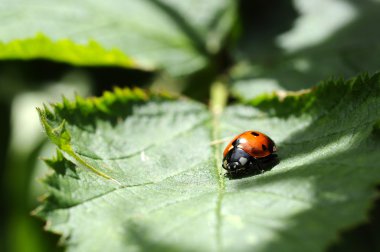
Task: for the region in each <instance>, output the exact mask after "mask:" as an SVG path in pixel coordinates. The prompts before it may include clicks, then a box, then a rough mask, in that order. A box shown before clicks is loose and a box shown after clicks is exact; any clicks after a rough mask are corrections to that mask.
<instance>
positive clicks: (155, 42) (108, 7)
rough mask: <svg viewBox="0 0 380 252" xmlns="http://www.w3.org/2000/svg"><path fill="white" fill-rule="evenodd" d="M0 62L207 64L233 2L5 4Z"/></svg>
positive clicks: (43, 0)
mask: <svg viewBox="0 0 380 252" xmlns="http://www.w3.org/2000/svg"><path fill="white" fill-rule="evenodd" d="M0 7H1V10H2V11H1V12H0V13H1V14H2V15H1V18H0V20H1V23H2V24H3V25H2V26H1V28H0V42H1V43H0V51H1V52H0V58H3V59H9V58H19V59H30V58H47V59H52V60H59V61H65V62H68V63H73V64H79V65H115V66H122V67H134V68H142V69H157V68H165V69H167V70H168V71H170V72H171V73H173V74H186V73H191V72H193V71H196V70H198V69H201V68H203V67H205V66H206V64H207V60H208V55H209V54H214V53H216V52H218V50H219V49H220V47H221V44H222V41H223V40H224V38H225V36H226V34H227V33H228V32H229V30H230V27H231V26H232V24H233V21H234V17H235V2H234V1H230V0H223V1H220V0H212V1H207V2H203V1H199V0H197V1H191V2H181V1H172V0H151V1H140V0H132V1H127V2H126V1H121V0H118V1H112V2H107V3H106V2H103V1H91V2H85V1H81V2H74V1H58V2H57V1H55V2H52V1H47V0H34V1H32V2H30V1H25V0H22V1H3V2H2V3H1V4H0Z"/></svg>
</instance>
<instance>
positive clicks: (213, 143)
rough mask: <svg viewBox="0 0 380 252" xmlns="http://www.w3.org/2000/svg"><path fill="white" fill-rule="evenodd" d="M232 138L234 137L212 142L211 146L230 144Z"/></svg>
mask: <svg viewBox="0 0 380 252" xmlns="http://www.w3.org/2000/svg"><path fill="white" fill-rule="evenodd" d="M231 138H232V137H225V138H222V139H216V140H214V141H211V142H210V145H217V144H222V143H225V142H228V141H229V140H231Z"/></svg>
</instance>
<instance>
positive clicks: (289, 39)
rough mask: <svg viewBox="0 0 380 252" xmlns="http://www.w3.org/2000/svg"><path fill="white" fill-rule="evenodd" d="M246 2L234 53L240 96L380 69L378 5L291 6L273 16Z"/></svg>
mask: <svg viewBox="0 0 380 252" xmlns="http://www.w3.org/2000/svg"><path fill="white" fill-rule="evenodd" d="M246 2H248V4H247V3H245V5H247V6H244V7H245V9H246V10H247V13H246V16H247V17H245V19H243V21H244V22H243V27H244V28H245V29H246V32H245V33H244V34H243V35H242V37H241V39H240V40H239V43H238V46H237V47H236V48H235V49H234V51H233V52H232V54H233V55H235V59H236V62H237V63H238V64H237V66H236V67H235V69H234V71H233V73H232V75H233V77H234V79H235V81H234V85H233V91H234V93H235V94H237V95H238V96H240V97H244V99H252V98H254V97H256V96H257V95H260V94H262V93H265V92H267V91H273V90H291V91H296V90H300V89H304V88H310V87H312V86H315V85H316V84H317V83H318V82H319V81H320V80H324V79H327V78H330V77H345V78H347V77H350V76H355V75H357V74H358V73H360V72H364V71H367V72H370V73H374V72H376V71H378V70H379V69H380V65H379V61H378V58H379V57H380V46H379V43H378V41H379V39H380V32H379V29H377V24H378V23H379V22H380V19H379V15H378V13H379V11H380V3H379V2H378V1H360V2H355V1H323V2H321V1H318V0H294V1H287V2H284V3H281V5H280V6H279V8H278V9H277V10H273V8H272V3H271V2H268V4H266V5H265V4H262V3H261V4H260V3H259V4H256V5H255V3H253V2H252V3H250V1H246ZM291 2H292V3H291ZM250 5H252V6H250ZM337 13H339V14H338V15H337Z"/></svg>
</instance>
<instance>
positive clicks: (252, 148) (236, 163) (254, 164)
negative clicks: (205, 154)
mask: <svg viewBox="0 0 380 252" xmlns="http://www.w3.org/2000/svg"><path fill="white" fill-rule="evenodd" d="M276 151H277V148H276V145H275V143H274V142H273V140H272V139H270V138H269V137H268V136H267V135H265V134H264V133H261V132H259V131H253V130H250V131H245V132H243V133H241V134H240V135H237V136H236V137H235V138H234V139H232V140H231V142H230V143H229V144H228V145H227V146H226V148H225V149H224V152H223V165H222V166H223V168H224V169H226V170H227V175H231V176H233V175H239V174H242V173H247V172H253V173H259V172H262V171H264V169H265V168H266V166H267V164H268V163H270V161H272V160H274V159H276V157H277V155H276V154H275V152H276Z"/></svg>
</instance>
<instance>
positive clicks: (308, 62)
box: [0, 0, 380, 251]
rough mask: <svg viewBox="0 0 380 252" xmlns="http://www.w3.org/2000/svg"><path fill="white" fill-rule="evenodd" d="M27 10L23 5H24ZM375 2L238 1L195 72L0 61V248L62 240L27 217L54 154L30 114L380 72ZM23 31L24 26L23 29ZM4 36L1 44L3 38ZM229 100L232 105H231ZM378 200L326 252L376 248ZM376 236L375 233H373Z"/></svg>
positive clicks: (241, 92) (379, 12) (44, 246)
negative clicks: (75, 103) (139, 91)
mask: <svg viewBox="0 0 380 252" xmlns="http://www.w3.org/2000/svg"><path fill="white" fill-rule="evenodd" d="M25 8H28V7H27V6H25ZM379 23H380V1H376V0H340V1H338V0H335V1H333V0H331V1H329V0H324V1H308V0H303V1H302V0H294V1H275V0H269V1H264V0H241V1H239V2H238V8H237V12H236V20H234V24H233V26H232V29H231V30H230V31H229V33H228V34H227V38H226V39H225V41H224V44H223V46H222V47H221V48H220V50H218V51H217V52H215V53H213V54H210V55H208V58H209V59H208V63H207V64H206V65H205V67H203V68H202V69H199V70H197V71H195V72H191V73H187V74H182V75H179V76H172V75H171V74H169V73H168V72H166V71H165V70H161V71H153V72H150V71H142V70H133V69H126V68H122V67H109V66H108V67H78V66H73V65H70V64H66V63H58V62H54V61H50V60H44V59H32V60H15V59H13V60H9V59H8V60H7V59H2V60H0V116H1V122H2V123H1V124H0V125H1V126H0V127H1V129H0V141H1V143H2V144H1V149H0V162H1V166H0V167H1V168H0V172H1V179H2V181H1V190H0V193H1V202H2V204H1V215H2V218H1V223H0V225H1V229H0V232H1V233H0V241H1V243H0V251H57V250H58V251H59V250H62V248H61V247H59V246H57V244H58V240H59V237H58V236H57V235H54V234H50V233H47V232H45V231H43V226H44V223H43V222H42V221H41V220H39V219H36V218H34V217H32V216H31V211H32V210H33V209H35V208H36V207H37V205H38V198H39V197H41V195H43V194H44V188H43V187H42V185H41V184H40V183H39V182H38V178H40V177H42V176H43V174H46V173H47V172H48V168H47V167H46V166H45V164H44V163H43V161H42V160H41V157H49V156H52V155H51V154H52V153H51V152H52V150H53V149H54V148H52V147H51V145H50V144H49V142H47V139H46V137H45V136H44V133H43V131H42V128H41V126H40V124H39V119H38V116H37V112H36V109H35V108H36V107H38V106H41V105H42V103H50V102H56V101H59V100H60V99H61V97H62V95H64V96H66V97H68V98H72V97H73V96H74V95H75V94H79V95H81V96H92V95H100V94H101V93H102V92H103V91H105V90H110V89H112V87H113V86H132V87H133V86H139V87H142V88H146V89H153V90H168V91H170V92H174V93H180V94H184V95H186V96H189V97H191V98H193V99H197V100H200V101H202V102H204V103H207V102H208V97H209V88H210V84H211V83H212V82H213V81H214V80H216V79H218V78H226V79H227V80H228V81H229V85H230V89H231V91H232V93H233V94H234V97H240V98H241V99H250V98H252V97H254V96H256V95H259V94H260V93H262V92H268V91H273V90H276V91H277V90H299V89H304V88H309V87H312V86H314V85H315V84H317V82H318V81H320V80H323V79H326V78H329V77H332V76H335V77H336V76H338V77H351V76H354V75H356V74H358V73H360V72H370V73H373V72H375V71H378V70H379V69H380V29H379V28H378V24H379ZM25 25H27V24H25ZM1 36H2V35H1V33H0V40H1V39H2V37H1ZM231 101H234V99H231ZM379 228H380V201H379V200H378V201H377V202H376V203H375V206H374V208H373V209H372V211H371V213H370V214H369V218H368V222H367V223H363V224H361V225H359V226H357V227H352V228H350V229H347V230H345V231H343V232H342V235H341V239H340V241H339V242H338V243H336V244H332V245H331V247H330V249H329V250H330V251H380V237H379V236H380V235H378V232H376V230H380V229H379ZM376 234H377V235H376Z"/></svg>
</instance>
